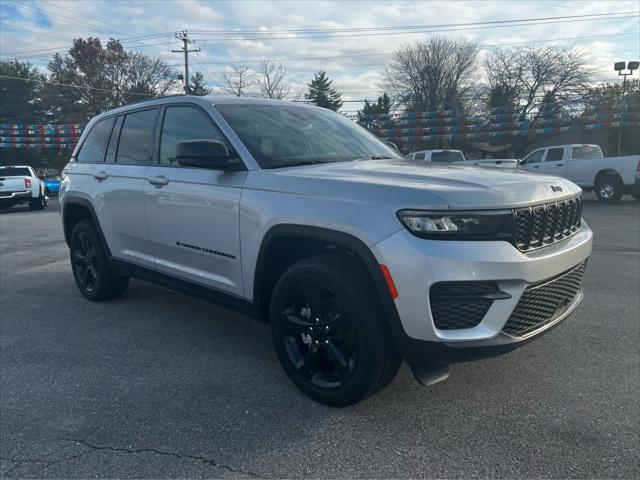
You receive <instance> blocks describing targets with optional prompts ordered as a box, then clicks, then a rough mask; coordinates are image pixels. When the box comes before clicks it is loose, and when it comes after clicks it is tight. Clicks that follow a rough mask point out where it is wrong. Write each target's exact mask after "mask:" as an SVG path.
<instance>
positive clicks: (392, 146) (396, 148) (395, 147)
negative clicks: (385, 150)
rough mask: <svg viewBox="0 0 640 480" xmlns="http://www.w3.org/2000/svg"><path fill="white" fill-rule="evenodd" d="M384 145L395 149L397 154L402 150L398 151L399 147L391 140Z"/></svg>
mask: <svg viewBox="0 0 640 480" xmlns="http://www.w3.org/2000/svg"><path fill="white" fill-rule="evenodd" d="M384 143H386V144H387V145H389V146H390V147H391V148H393V149H394V150H395V151H396V152H399V151H400V150H399V149H398V145H396V144H395V143H393V142H390V141H389V140H385V141H384Z"/></svg>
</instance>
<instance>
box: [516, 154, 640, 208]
mask: <svg viewBox="0 0 640 480" xmlns="http://www.w3.org/2000/svg"><path fill="white" fill-rule="evenodd" d="M520 167H521V168H522V169H523V170H528V171H530V172H540V173H545V174H547V175H556V176H558V177H563V178H566V179H569V180H571V181H572V182H573V183H575V184H577V185H579V186H580V187H582V189H583V190H585V191H587V192H590V191H592V190H594V191H595V193H596V196H597V197H598V199H599V200H600V201H601V202H609V203H613V202H617V201H619V200H620V198H622V195H624V194H625V193H627V194H629V195H632V196H633V197H634V198H635V199H636V200H640V155H627V156H624V157H603V155H602V150H601V149H600V147H599V146H598V145H554V146H551V147H544V148H538V149H537V150H534V151H533V152H531V153H529V155H527V156H526V157H524V159H523V160H522V161H521V162H520Z"/></svg>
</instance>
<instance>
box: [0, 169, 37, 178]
mask: <svg viewBox="0 0 640 480" xmlns="http://www.w3.org/2000/svg"><path fill="white" fill-rule="evenodd" d="M30 176H31V172H30V171H29V169H28V168H25V167H0V177H30Z"/></svg>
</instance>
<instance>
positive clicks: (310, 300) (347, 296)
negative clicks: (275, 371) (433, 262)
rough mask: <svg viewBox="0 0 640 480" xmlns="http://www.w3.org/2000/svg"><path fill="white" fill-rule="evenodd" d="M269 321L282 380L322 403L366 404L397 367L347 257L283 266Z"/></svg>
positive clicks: (373, 300)
mask: <svg viewBox="0 0 640 480" xmlns="http://www.w3.org/2000/svg"><path fill="white" fill-rule="evenodd" d="M270 322H271V332H272V336H273V342H274V346H275V350H276V353H277V355H278V358H279V360H280V363H281V365H282V367H283V368H284V370H285V372H286V373H287V375H288V376H289V378H290V379H291V380H292V381H293V383H294V384H295V385H296V386H297V387H298V388H300V390H302V391H303V392H304V393H305V394H307V395H308V396H310V397H311V398H313V399H314V400H316V401H318V402H320V403H324V404H326V405H331V406H346V405H351V404H354V403H356V402H359V401H361V400H363V399H365V398H366V397H368V396H370V395H372V394H373V393H375V392H376V391H378V390H380V389H382V388H383V387H384V386H386V385H387V384H388V383H389V382H390V381H391V380H392V379H393V378H394V377H395V375H396V373H397V371H398V369H399V368H400V364H401V362H402V356H401V355H400V353H399V352H398V350H397V348H396V345H395V344H394V342H393V339H392V334H391V331H390V328H389V325H388V324H387V323H386V319H385V318H384V316H383V314H382V306H381V305H380V301H379V299H378V295H376V292H375V290H374V287H373V285H372V282H371V280H370V278H369V277H368V276H367V274H366V273H365V271H364V269H363V268H362V266H361V265H360V263H359V262H358V261H356V260H355V259H354V258H352V257H349V256H346V255H340V254H328V255H319V256H315V257H310V258H306V259H303V260H300V261H299V262H296V263H295V264H293V265H292V266H291V267H289V269H287V271H286V272H285V273H284V274H282V276H281V277H280V279H279V280H278V282H277V283H276V286H275V287H274V290H273V295H272V299H271V306H270Z"/></svg>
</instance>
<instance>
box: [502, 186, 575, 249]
mask: <svg viewBox="0 0 640 480" xmlns="http://www.w3.org/2000/svg"><path fill="white" fill-rule="evenodd" d="M581 217H582V198H581V197H574V198H570V199H568V200H561V201H559V202H550V203H545V204H542V205H534V206H532V207H525V208H519V209H516V210H515V215H514V219H515V220H514V221H515V225H514V229H513V235H514V243H515V245H516V247H517V248H518V249H519V250H521V251H523V252H526V251H529V250H534V249H536V248H540V247H544V246H546V245H551V244H553V243H556V242H559V241H560V240H563V239H564V238H566V237H568V236H570V235H573V234H574V233H576V232H577V231H578V230H579V229H580V225H581V221H582V219H581Z"/></svg>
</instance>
